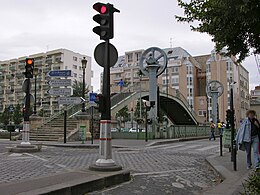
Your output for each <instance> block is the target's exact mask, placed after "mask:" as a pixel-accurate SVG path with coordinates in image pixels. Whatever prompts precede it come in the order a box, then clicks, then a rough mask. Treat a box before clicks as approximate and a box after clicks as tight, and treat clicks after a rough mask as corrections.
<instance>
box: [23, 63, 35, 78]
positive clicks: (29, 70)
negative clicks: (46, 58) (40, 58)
mask: <svg viewBox="0 0 260 195" xmlns="http://www.w3.org/2000/svg"><path fill="white" fill-rule="evenodd" d="M33 69H34V58H26V59H25V72H24V75H25V78H33Z"/></svg>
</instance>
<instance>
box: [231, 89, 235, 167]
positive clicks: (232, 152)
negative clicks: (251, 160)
mask: <svg viewBox="0 0 260 195" xmlns="http://www.w3.org/2000/svg"><path fill="white" fill-rule="evenodd" d="M233 98H234V97H233V86H231V87H230V110H231V119H230V126H231V161H233V169H234V171H236V170H237V165H236V164H237V163H236V151H235V150H236V141H235V123H234V114H235V111H234V102H233V101H234V100H233Z"/></svg>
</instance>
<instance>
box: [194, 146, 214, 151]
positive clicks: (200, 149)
mask: <svg viewBox="0 0 260 195" xmlns="http://www.w3.org/2000/svg"><path fill="white" fill-rule="evenodd" d="M217 147H219V146H217V145H214V146H207V147H203V148H199V149H196V150H198V151H205V150H210V149H213V148H217Z"/></svg>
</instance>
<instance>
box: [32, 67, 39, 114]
mask: <svg viewBox="0 0 260 195" xmlns="http://www.w3.org/2000/svg"><path fill="white" fill-rule="evenodd" d="M38 74H39V72H38V68H34V69H33V76H34V108H33V114H34V115H36V113H37V112H36V99H37V98H36V92H37V87H36V85H37V76H38Z"/></svg>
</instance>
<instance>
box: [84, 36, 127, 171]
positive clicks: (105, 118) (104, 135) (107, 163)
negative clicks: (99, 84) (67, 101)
mask: <svg viewBox="0 0 260 195" xmlns="http://www.w3.org/2000/svg"><path fill="white" fill-rule="evenodd" d="M109 48H110V47H109V40H106V41H105V56H104V59H105V65H104V74H103V88H102V93H103V95H104V99H105V109H104V111H103V112H101V120H100V142H99V144H100V145H99V159H98V160H97V161H96V164H94V165H91V166H90V167H89V168H90V169H91V170H99V171H118V170H121V169H122V167H121V166H118V165H116V163H115V161H114V160H113V159H112V143H111V141H112V137H111V102H110V51H109Z"/></svg>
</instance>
